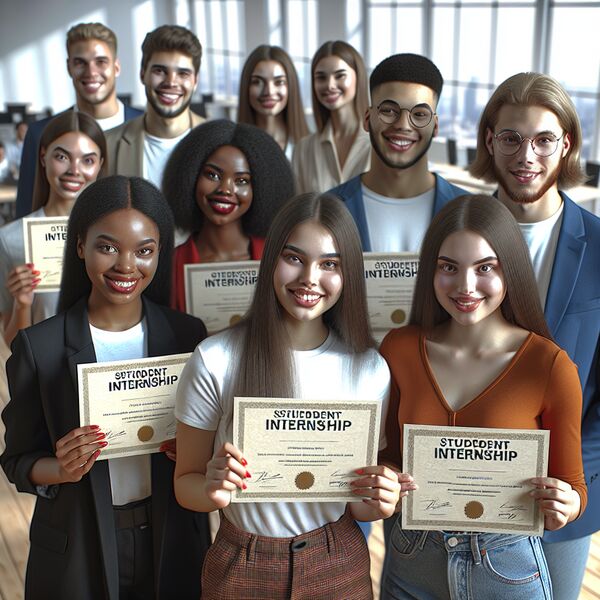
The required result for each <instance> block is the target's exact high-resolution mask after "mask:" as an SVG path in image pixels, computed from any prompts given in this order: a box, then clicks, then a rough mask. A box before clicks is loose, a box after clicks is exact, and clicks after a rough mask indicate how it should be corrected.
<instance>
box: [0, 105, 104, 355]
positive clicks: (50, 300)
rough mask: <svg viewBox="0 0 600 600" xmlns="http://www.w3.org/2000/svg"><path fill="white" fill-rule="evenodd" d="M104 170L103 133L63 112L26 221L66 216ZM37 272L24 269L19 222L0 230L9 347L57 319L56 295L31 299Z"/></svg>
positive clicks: (47, 135)
mask: <svg viewBox="0 0 600 600" xmlns="http://www.w3.org/2000/svg"><path fill="white" fill-rule="evenodd" d="M106 169H107V154H106V142H105V140H104V135H103V133H102V130H101V129H100V127H99V126H98V124H97V123H96V121H94V119H92V117H89V116H88V115H86V114H84V113H82V112H77V111H67V112H65V113H62V114H60V115H58V116H57V117H55V118H54V119H52V120H51V121H50V122H49V123H48V125H47V126H46V128H45V129H44V132H43V133H42V137H41V139H40V149H39V163H38V167H37V169H36V174H35V187H34V194H33V212H32V213H31V215H29V216H30V217H55V216H67V215H68V214H69V213H70V212H71V209H72V207H73V205H74V204H75V200H76V199H77V197H78V196H79V194H80V193H81V192H82V191H83V190H84V189H85V188H86V187H87V186H88V185H90V184H91V183H92V182H94V181H96V179H97V178H98V177H101V176H102V175H103V174H104V173H105V172H106ZM39 275H40V272H39V271H38V270H36V268H35V265H33V264H25V251H24V242H23V220H22V219H17V220H16V221H13V222H12V223H9V224H8V225H6V226H4V227H2V229H0V312H1V313H2V317H3V320H4V340H5V341H6V343H7V344H10V342H11V341H12V340H13V338H14V337H15V335H16V333H17V331H19V329H23V328H24V327H28V326H29V325H31V324H32V323H37V322H39V321H42V320H43V319H47V318H48V317H51V316H52V315H54V314H56V305H57V302H58V293H54V292H50V293H44V294H35V288H36V286H37V284H38V283H39V281H40V279H39Z"/></svg>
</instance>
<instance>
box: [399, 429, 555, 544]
mask: <svg viewBox="0 0 600 600" xmlns="http://www.w3.org/2000/svg"><path fill="white" fill-rule="evenodd" d="M403 438H404V442H403V462H404V465H403V471H404V472H406V473H410V474H411V475H412V476H413V477H414V479H415V483H416V484H417V485H418V486H419V489H418V490H416V491H414V492H410V493H409V494H408V496H406V497H405V498H403V499H402V527H403V528H404V529H436V530H446V531H480V532H492V533H511V534H517V533H519V534H526V535H542V534H543V531H544V517H543V514H542V512H541V510H540V509H539V506H538V504H537V503H536V502H535V500H534V498H532V497H531V496H530V495H529V492H531V490H532V489H533V486H532V485H531V484H530V483H529V480H530V479H531V478H532V477H545V476H546V474H547V472H548V447H549V441H550V432H549V431H547V430H543V429H536V430H529V429H485V428H475V427H437V426H429V425H404V433H403Z"/></svg>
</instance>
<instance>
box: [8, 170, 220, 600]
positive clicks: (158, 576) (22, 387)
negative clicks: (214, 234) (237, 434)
mask: <svg viewBox="0 0 600 600" xmlns="http://www.w3.org/2000/svg"><path fill="white" fill-rule="evenodd" d="M172 250H173V218H172V215H171V212H170V210H169V207H168V205H167V203H166V201H165V199H164V197H163V195H162V194H161V193H160V191H159V190H158V189H157V188H155V187H154V186H153V185H152V184H151V183H149V182H147V181H145V180H144V179H141V178H137V177H131V178H128V177H122V176H113V177H106V178H104V179H102V180H99V181H97V182H96V183H95V184H93V185H92V186H90V187H89V188H88V189H86V190H85V191H84V192H83V193H82V194H81V196H80V197H79V199H78V201H77V203H76V204H75V206H74V207H73V210H72V212H71V216H70V220H69V228H68V234H67V243H66V248H65V260H64V267H63V276H62V285H61V295H60V302H59V308H60V310H61V312H60V313H59V314H58V315H56V316H54V317H52V318H50V319H47V320H46V321H44V322H42V323H38V324H37V325H34V326H33V327H29V328H27V329H25V330H22V331H20V332H19V333H18V335H17V337H16V339H15V341H14V343H13V347H12V349H13V353H12V356H11V358H10V359H9V360H8V363H7V367H6V370H7V374H8V384H9V390H10V402H9V403H8V405H7V407H6V408H5V410H4V411H3V413H2V418H3V420H4V423H5V424H6V449H5V450H4V452H3V453H2V455H1V456H0V462H1V464H2V467H3V469H4V471H5V472H6V474H7V476H8V478H9V480H10V481H12V482H13V483H15V485H16V486H17V489H18V490H19V491H21V492H28V493H31V494H34V495H36V497H37V501H36V508H35V512H34V516H33V519H32V522H31V532H30V539H31V548H30V553H29V560H28V565H27V575H26V581H25V598H28V599H29V600H37V599H40V600H42V599H46V598H49V597H51V598H56V599H58V600H70V599H71V598H77V599H79V598H82V599H83V598H86V599H90V600H92V599H97V600H106V599H110V600H122V599H123V598H144V599H145V598H148V599H149V598H156V599H158V600H160V599H173V600H175V599H177V600H179V599H189V600H197V599H198V598H199V597H200V595H201V589H200V581H199V577H198V575H197V568H198V565H199V564H201V563H202V561H203V558H204V553H205V551H206V549H207V547H208V545H209V542H210V537H209V530H208V523H207V518H206V515H199V514H196V513H193V512H190V511H186V510H184V509H182V508H181V507H180V506H179V505H178V504H177V502H176V500H175V496H174V493H173V474H174V473H173V472H174V463H173V461H172V460H169V458H168V457H167V456H165V454H164V453H162V452H160V453H156V454H152V455H148V454H145V455H140V456H132V457H126V458H111V459H109V460H104V461H99V460H98V457H99V456H100V454H101V452H102V449H103V448H105V447H106V446H107V445H108V444H109V443H110V441H107V438H106V435H105V434H106V433H107V432H105V431H102V430H101V429H100V427H98V426H96V425H86V426H80V424H79V423H80V415H79V401H78V395H77V365H78V364H83V363H95V362H105V361H113V360H136V359H138V358H144V357H148V356H162V355H170V354H177V353H181V352H190V351H191V350H192V349H193V348H194V347H195V346H196V344H197V343H198V342H199V341H200V340H202V339H203V338H204V337H205V336H206V329H205V327H204V324H203V323H202V321H200V320H199V319H195V318H193V317H190V316H188V315H184V314H181V313H179V312H176V311H173V310H171V309H170V308H168V307H167V304H168V301H169V296H170V293H169V292H170V289H169V288H170V283H171V273H170V270H171V254H172Z"/></svg>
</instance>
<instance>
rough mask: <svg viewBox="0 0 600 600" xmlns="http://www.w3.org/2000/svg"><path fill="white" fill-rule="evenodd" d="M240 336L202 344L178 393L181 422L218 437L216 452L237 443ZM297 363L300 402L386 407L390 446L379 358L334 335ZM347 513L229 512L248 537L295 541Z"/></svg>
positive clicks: (227, 334)
mask: <svg viewBox="0 0 600 600" xmlns="http://www.w3.org/2000/svg"><path fill="white" fill-rule="evenodd" d="M237 333H238V332H237V330H235V329H234V330H227V331H224V332H221V333H218V334H216V335H214V336H211V337H209V338H206V339H205V340H204V341H203V342H201V343H200V344H199V345H198V347H197V348H196V350H195V351H194V353H193V354H192V356H191V358H190V359H189V361H188V362H187V364H186V366H185V368H184V370H183V373H182V375H181V379H180V382H179V387H178V388H177V402H176V406H175V416H176V417H177V418H178V419H179V420H180V421H181V422H183V423H185V424H186V425H190V426H191V427H196V428H198V429H204V430H206V431H215V432H216V434H215V441H214V450H215V451H216V450H218V449H219V448H220V447H221V446H222V445H223V444H224V443H225V442H227V441H229V442H231V441H232V440H233V393H232V392H233V390H232V388H231V384H232V379H233V378H232V377H231V367H232V365H235V364H236V361H237V360H238V357H237V356H236V353H235V351H233V352H232V349H233V346H234V342H235V337H234V335H237ZM293 360H294V369H295V373H296V379H297V382H296V387H297V389H298V391H297V394H296V397H297V398H303V399H307V400H308V399H324V400H327V399H332V400H334V399H335V400H344V399H347V400H349V401H352V400H378V401H380V402H381V405H382V406H381V409H382V410H381V432H380V447H384V446H385V437H384V430H385V416H386V413H387V405H388V396H389V390H390V372H389V369H388V366H387V364H386V362H385V361H384V360H383V358H382V357H381V355H380V354H379V353H378V352H376V351H375V350H368V351H367V352H364V353H362V354H353V353H351V352H350V351H349V350H348V349H347V348H346V347H345V346H344V344H343V343H342V341H341V340H340V339H339V338H338V337H337V336H336V335H335V334H334V333H330V334H329V337H328V338H327V340H325V342H324V343H323V344H322V345H321V346H320V347H319V348H316V349H314V350H306V351H294V352H293ZM361 466H363V465H356V468H359V467H361ZM345 508H346V503H344V502H276V503H270V502H260V503H235V504H230V505H229V506H228V507H226V508H225V509H223V512H224V513H225V516H226V517H227V519H228V520H229V521H230V522H231V523H233V524H234V525H235V526H236V527H238V528H240V529H243V530H244V531H249V532H252V533H256V534H259V535H266V536H270V537H291V536H296V535H300V534H301V533H305V532H307V531H311V530H313V529H317V528H319V527H322V526H323V525H325V524H326V523H332V522H334V521H337V520H338V519H339V518H340V517H341V516H342V515H343V514H344V510H345Z"/></svg>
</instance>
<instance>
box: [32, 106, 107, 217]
mask: <svg viewBox="0 0 600 600" xmlns="http://www.w3.org/2000/svg"><path fill="white" fill-rule="evenodd" d="M71 131H78V132H80V133H83V134H85V135H87V136H88V137H89V138H90V139H91V140H92V141H93V142H94V143H95V144H96V145H97V146H98V148H100V158H101V159H103V163H102V167H101V168H100V172H99V173H98V179H100V178H101V177H104V175H106V173H108V154H107V151H106V139H105V138H104V133H102V129H100V125H98V123H97V122H96V120H95V119H93V118H92V117H90V116H89V115H86V114H85V113H82V112H79V111H77V110H67V111H65V112H63V113H60V114H59V115H57V116H56V117H54V118H53V119H52V120H51V121H48V124H47V125H46V127H44V131H43V132H42V137H41V138H40V145H39V147H38V149H37V159H38V160H37V165H36V168H35V180H34V183H33V197H32V210H37V209H38V208H41V207H42V206H46V204H47V202H48V198H49V197H50V184H49V183H48V179H47V177H46V169H45V168H44V167H43V165H42V163H41V151H42V149H44V150H45V149H46V148H48V146H49V145H50V144H51V143H52V142H53V141H54V140H56V139H58V138H59V137H60V136H61V135H65V134H67V133H70V132H71Z"/></svg>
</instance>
